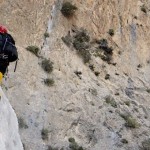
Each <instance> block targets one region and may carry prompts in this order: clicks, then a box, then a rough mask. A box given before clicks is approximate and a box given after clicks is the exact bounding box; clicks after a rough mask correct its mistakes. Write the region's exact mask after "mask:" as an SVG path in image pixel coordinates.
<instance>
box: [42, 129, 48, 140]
mask: <svg viewBox="0 0 150 150" xmlns="http://www.w3.org/2000/svg"><path fill="white" fill-rule="evenodd" d="M48 132H49V131H48V129H44V128H43V129H42V131H41V136H42V139H43V140H48Z"/></svg>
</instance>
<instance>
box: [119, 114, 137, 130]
mask: <svg viewBox="0 0 150 150" xmlns="http://www.w3.org/2000/svg"><path fill="white" fill-rule="evenodd" d="M121 117H122V118H123V119H124V120H125V121H126V123H125V126H126V127H130V128H138V127H139V123H138V122H137V121H136V119H134V118H133V117H132V116H131V115H124V114H121Z"/></svg>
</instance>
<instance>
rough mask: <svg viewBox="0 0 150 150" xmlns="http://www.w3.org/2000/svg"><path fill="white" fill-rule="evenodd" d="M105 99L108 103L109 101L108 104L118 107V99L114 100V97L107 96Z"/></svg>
mask: <svg viewBox="0 0 150 150" xmlns="http://www.w3.org/2000/svg"><path fill="white" fill-rule="evenodd" d="M105 100H106V103H107V104H110V105H111V106H112V107H114V108H117V103H116V101H115V100H114V98H113V97H111V96H107V97H106V98H105Z"/></svg>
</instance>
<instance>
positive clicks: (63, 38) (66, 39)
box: [61, 35, 72, 46]
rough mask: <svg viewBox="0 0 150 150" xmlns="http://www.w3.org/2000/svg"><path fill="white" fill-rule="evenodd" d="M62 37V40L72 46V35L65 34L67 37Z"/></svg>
mask: <svg viewBox="0 0 150 150" xmlns="http://www.w3.org/2000/svg"><path fill="white" fill-rule="evenodd" d="M61 39H62V41H63V42H64V43H65V44H66V45H67V46H70V45H71V43H72V39H71V36H68V35H67V36H65V37H62V38H61Z"/></svg>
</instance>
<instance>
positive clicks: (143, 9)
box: [141, 5, 147, 13]
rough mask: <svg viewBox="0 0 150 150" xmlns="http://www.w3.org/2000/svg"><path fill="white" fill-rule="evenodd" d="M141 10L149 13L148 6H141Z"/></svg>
mask: <svg viewBox="0 0 150 150" xmlns="http://www.w3.org/2000/svg"><path fill="white" fill-rule="evenodd" d="M141 11H143V12H144V13H147V11H146V7H145V6H144V5H143V6H141Z"/></svg>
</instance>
